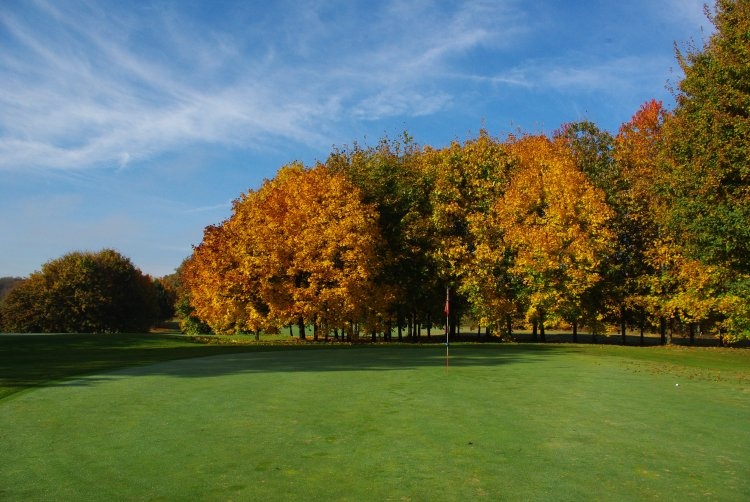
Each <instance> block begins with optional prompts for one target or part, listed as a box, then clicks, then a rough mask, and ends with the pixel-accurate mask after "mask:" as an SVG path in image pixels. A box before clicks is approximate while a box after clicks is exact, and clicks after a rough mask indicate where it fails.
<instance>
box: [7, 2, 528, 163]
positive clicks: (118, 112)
mask: <svg viewBox="0 0 750 502" xmlns="http://www.w3.org/2000/svg"><path fill="white" fill-rule="evenodd" d="M509 5H512V3H509ZM363 7H367V9H366V10H364V9H363ZM27 8H28V9H29V11H26V12H19V11H14V10H13V9H6V10H4V11H3V12H2V14H0V27H1V28H2V32H3V33H2V35H3V39H4V40H5V41H4V42H3V44H4V45H6V47H5V48H4V50H3V51H2V56H0V79H1V80H2V82H3V83H2V84H0V91H2V93H1V94H2V96H4V97H0V116H2V117H3V118H0V169H14V168H27V167H43V168H62V169H70V168H86V167H92V166H100V165H109V166H118V167H121V168H122V167H126V166H128V165H129V164H131V163H132V162H137V161H139V160H143V159H145V158H149V157H151V156H153V155H155V154H158V153H161V152H164V151H168V150H170V149H174V148H179V147H180V145H183V144H186V143H191V142H208V143H226V144H230V145H235V146H242V147H244V148H250V149H263V148H268V147H269V145H274V144H276V145H278V144H283V143H284V142H288V141H292V142H296V143H301V144H305V145H315V146H326V147H327V146H329V145H330V138H329V137H328V136H327V135H326V132H327V131H328V132H330V131H331V130H332V129H335V128H336V127H337V124H338V122H339V121H341V120H349V119H352V118H355V119H363V118H370V119H379V118H383V117H392V116H417V115H425V114H430V113H433V112H435V111H437V110H440V109H443V108H444V107H446V106H447V105H448V104H449V103H450V102H451V98H450V95H448V93H446V91H445V90H442V89H440V88H439V87H438V86H437V85H435V84H434V81H435V79H439V78H442V77H443V76H444V74H445V73H447V68H448V67H449V66H450V64H451V62H452V60H454V59H455V58H458V57H460V56H461V55H462V54H464V53H465V52H466V51H469V50H471V49H472V48H476V47H480V46H482V45H483V44H492V45H495V46H497V45H502V44H504V43H505V44H507V43H508V40H509V39H510V37H512V36H513V34H514V33H515V32H516V31H517V29H515V28H514V29H507V30H504V31H502V32H501V31H499V30H497V29H493V27H496V26H497V25H498V23H500V24H501V25H512V24H513V23H510V22H509V20H510V19H512V18H513V16H516V14H515V11H513V10H512V9H511V8H510V7H502V5H499V4H496V3H492V4H487V3H483V2H467V3H465V4H464V3H461V4H458V5H457V6H455V7H454V8H452V9H451V10H441V9H436V8H434V5H433V4H432V3H431V2H424V3H421V4H420V3H409V4H406V3H404V2H392V3H389V4H384V5H383V6H381V8H380V9H378V8H376V7H370V6H369V5H367V6H363V5H360V6H359V7H353V8H352V9H353V10H352V11H351V12H344V13H337V12H335V11H331V10H330V9H329V10H325V9H323V8H322V7H321V6H319V5H317V4H311V5H308V6H306V7H304V6H303V7H299V8H295V9H290V10H289V13H288V14H289V15H288V16H287V17H285V18H280V19H274V20H272V22H271V23H269V24H266V25H260V24H256V25H251V26H250V27H249V28H248V30H247V31H243V30H239V29H235V28H232V27H216V26H211V25H210V24H196V21H195V20H190V19H186V18H185V17H183V15H182V14H178V13H177V12H176V11H173V10H169V9H164V8H162V9H159V8H157V7H153V8H151V9H150V11H149V12H147V13H146V12H140V13H139V12H135V11H132V10H131V11H128V10H124V9H118V8H117V4H112V5H107V6H106V7H104V6H102V7H98V8H97V7H96V6H94V7H92V6H91V5H88V4H79V3H71V4H66V5H65V6H64V7H60V6H58V4H56V3H52V2H48V1H46V0H37V1H35V2H33V3H32V4H30V5H29V6H28V7H27ZM146 14H148V17H147V19H148V20H149V21H148V23H147V24H146V25H144V24H143V19H144V18H146ZM364 16H371V22H370V23H365V24H364V26H365V28H364V32H362V30H363V28H362V27H363V24H362V20H363V18H364ZM222 29H226V31H222ZM353 30H359V33H357V32H355V31H353ZM501 33H502V34H501ZM292 35H293V36H292ZM503 39H505V40H503ZM344 41H346V42H344ZM349 44H351V47H349V46H348V45H349ZM431 81H432V82H433V83H432V84H431Z"/></svg>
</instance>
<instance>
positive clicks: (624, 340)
mask: <svg viewBox="0 0 750 502" xmlns="http://www.w3.org/2000/svg"><path fill="white" fill-rule="evenodd" d="M626 329H627V328H626V326H625V309H622V310H620V336H621V337H622V344H623V345H627V344H628V339H627V336H628V334H627V332H626Z"/></svg>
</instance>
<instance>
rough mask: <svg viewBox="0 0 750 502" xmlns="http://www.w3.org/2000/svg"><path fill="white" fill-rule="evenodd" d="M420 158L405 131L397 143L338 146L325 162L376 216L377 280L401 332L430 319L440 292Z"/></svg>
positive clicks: (426, 185)
mask: <svg viewBox="0 0 750 502" xmlns="http://www.w3.org/2000/svg"><path fill="white" fill-rule="evenodd" d="M421 159H422V151H421V149H420V148H419V146H418V145H416V144H414V143H413V142H412V140H411V138H410V137H409V136H408V134H406V133H404V136H403V138H402V139H401V140H391V139H389V138H383V139H382V140H381V141H380V142H379V143H378V145H377V146H376V147H367V148H365V147H361V146H360V145H358V144H356V143H355V144H354V145H353V146H351V147H343V148H336V149H334V151H333V152H332V153H331V155H330V156H329V157H328V159H327V160H326V167H328V168H329V169H330V170H331V172H334V173H339V174H341V175H343V176H345V177H346V178H347V179H348V180H349V181H350V182H352V183H353V184H354V185H356V186H357V187H358V188H359V189H360V191H361V193H362V197H363V201H364V202H365V203H367V204H371V205H372V206H373V207H374V208H375V210H376V212H377V215H378V225H379V227H380V229H381V233H382V236H383V241H382V245H380V246H378V251H379V254H380V256H379V258H380V260H381V262H382V265H383V266H382V269H381V273H380V276H379V277H378V278H377V279H376V282H377V284H378V287H380V288H382V287H385V288H387V289H388V290H389V291H391V292H392V294H393V295H394V301H393V302H392V311H391V312H390V314H391V318H392V319H391V321H395V322H396V323H397V325H398V327H399V334H400V333H401V327H402V326H403V324H404V321H405V320H406V319H408V320H409V325H410V326H412V327H413V326H414V324H416V323H417V322H419V321H422V322H429V321H430V320H434V316H435V314H436V312H435V310H436V307H437V306H439V305H440V297H441V294H442V288H441V287H440V285H439V284H438V282H437V274H436V266H435V262H434V260H432V259H431V257H430V255H429V254H428V253H426V252H425V251H426V250H427V249H428V248H429V245H430V239H431V233H430V227H429V218H430V205H429V194H430V192H431V190H432V180H431V178H430V177H429V176H425V173H424V172H423V170H422V166H421V163H420V162H421ZM387 332H388V333H390V329H388V330H387Z"/></svg>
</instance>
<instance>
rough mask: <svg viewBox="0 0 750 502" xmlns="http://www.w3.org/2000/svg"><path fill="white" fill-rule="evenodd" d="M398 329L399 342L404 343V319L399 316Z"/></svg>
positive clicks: (397, 320)
mask: <svg viewBox="0 0 750 502" xmlns="http://www.w3.org/2000/svg"><path fill="white" fill-rule="evenodd" d="M396 324H397V329H398V341H399V342H400V341H402V340H403V339H404V337H403V333H402V326H403V325H404V319H403V317H401V315H400V314H399V316H398V319H396Z"/></svg>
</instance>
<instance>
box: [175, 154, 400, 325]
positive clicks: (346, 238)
mask: <svg viewBox="0 0 750 502" xmlns="http://www.w3.org/2000/svg"><path fill="white" fill-rule="evenodd" d="M379 242H380V233H379V230H378V227H377V217H376V214H375V212H374V210H373V208H372V207H370V206H368V205H366V204H364V203H363V202H362V200H361V193H360V190H359V189H358V188H357V187H355V186H354V185H352V184H351V183H350V182H348V181H347V180H346V179H345V178H344V177H342V176H340V175H335V174H332V173H331V172H330V171H329V170H328V169H327V168H325V167H324V166H322V165H319V166H316V167H315V168H313V169H306V168H304V167H303V166H302V165H300V164H292V165H289V166H286V167H284V168H282V169H281V170H280V171H279V172H278V173H277V176H276V177H275V178H274V179H273V180H268V181H266V182H265V183H264V184H263V186H262V187H261V188H260V189H259V190H257V191H252V190H251V191H249V192H247V193H246V194H244V195H243V196H241V197H240V198H239V199H237V200H236V201H235V202H234V209H233V214H232V216H231V218H229V219H228V220H227V221H225V222H224V223H223V224H221V225H219V226H212V227H208V228H207V229H206V232H205V234H204V240H203V242H202V243H201V244H200V245H199V246H197V247H196V248H195V250H194V252H193V256H192V258H191V259H190V260H189V261H188V262H187V263H186V264H185V267H184V270H183V280H184V282H185V285H186V287H187V288H188V289H189V292H190V299H191V303H192V305H193V306H194V308H195V314H196V316H197V317H198V318H200V319H202V320H203V321H205V322H206V323H208V324H209V325H210V326H211V327H212V328H213V329H214V330H215V331H216V332H217V333H232V332H237V331H256V332H257V331H258V330H261V329H274V328H278V327H281V326H285V325H289V324H292V323H296V324H297V325H298V326H299V327H300V336H301V337H304V336H305V334H304V333H305V331H304V326H305V325H306V324H308V325H313V326H315V327H316V333H317V329H318V328H320V329H322V330H323V332H327V330H328V329H332V328H336V329H345V328H346V329H349V330H351V328H352V323H353V322H361V323H363V324H365V325H367V326H368V327H371V326H376V325H377V324H378V322H380V321H381V320H382V313H383V311H384V310H385V309H386V308H387V301H388V298H387V297H386V296H385V295H384V294H383V293H377V291H378V290H376V288H375V287H374V283H373V280H374V278H375V277H376V276H377V274H378V272H379V266H380V264H379V262H378V259H377V252H376V248H377V246H378V243H379Z"/></svg>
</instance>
